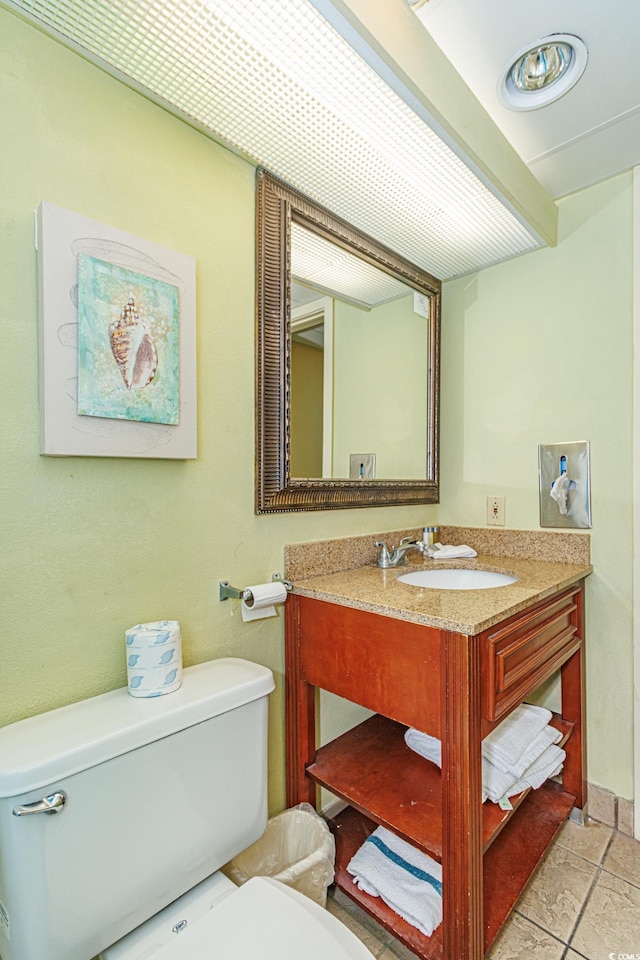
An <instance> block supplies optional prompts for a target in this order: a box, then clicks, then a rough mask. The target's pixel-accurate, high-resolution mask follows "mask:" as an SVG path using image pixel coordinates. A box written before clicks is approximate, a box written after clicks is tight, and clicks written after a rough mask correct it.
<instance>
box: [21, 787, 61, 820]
mask: <svg viewBox="0 0 640 960" xmlns="http://www.w3.org/2000/svg"><path fill="white" fill-rule="evenodd" d="M66 802H67V795H66V793H62V792H60V793H52V794H50V796H48V797H43V799H42V800H36V801H35V802H34V803H25V804H24V806H19V807H14V808H13V811H12V812H13V815H14V817H27V816H30V815H31V814H32V813H60V811H61V810H62V809H63V808H64V805H65V803H66Z"/></svg>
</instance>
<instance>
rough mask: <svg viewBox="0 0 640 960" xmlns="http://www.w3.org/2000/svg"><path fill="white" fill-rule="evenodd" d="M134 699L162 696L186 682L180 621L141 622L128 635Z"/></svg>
mask: <svg viewBox="0 0 640 960" xmlns="http://www.w3.org/2000/svg"><path fill="white" fill-rule="evenodd" d="M125 641H126V650H127V682H128V685H129V693H130V694H131V696H132V697H161V696H162V695H163V694H165V693H173V691H174V690H177V689H178V687H179V686H180V684H181V683H182V638H181V635H180V624H179V623H178V621H177V620H155V621H153V622H152V623H138V624H137V625H136V626H135V627H131V628H130V629H129V630H127V631H126V633H125Z"/></svg>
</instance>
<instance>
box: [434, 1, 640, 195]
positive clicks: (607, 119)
mask: <svg viewBox="0 0 640 960" xmlns="http://www.w3.org/2000/svg"><path fill="white" fill-rule="evenodd" d="M416 13H417V16H418V18H419V19H420V21H421V23H422V24H423V25H424V26H425V27H426V29H427V30H428V32H429V33H430V34H431V36H432V38H433V39H434V40H435V42H436V43H437V44H438V46H439V47H440V48H441V50H442V51H443V53H444V54H445V55H446V57H447V58H448V59H449V60H450V61H451V63H452V64H453V66H454V67H455V68H456V70H457V71H458V73H460V75H461V76H462V78H463V79H464V80H465V82H466V83H467V85H468V86H469V87H470V88H471V90H472V91H473V92H474V93H475V95H476V97H477V98H478V100H480V102H481V103H482V105H483V106H484V108H485V109H486V111H487V112H488V113H489V115H490V116H491V117H492V119H493V120H494V122H495V123H496V125H497V126H498V127H499V128H500V129H501V131H502V132H503V134H504V135H505V136H506V137H507V139H508V140H509V141H510V142H511V144H512V145H513V146H514V148H515V149H516V150H517V151H518V153H519V154H520V156H521V157H522V159H523V160H524V161H525V163H527V165H528V166H529V168H530V169H531V171H532V173H533V174H534V175H535V176H536V177H537V179H538V180H539V181H540V182H541V183H542V185H543V186H544V187H545V189H546V190H547V191H548V192H549V193H550V194H551V196H553V197H556V198H557V197H560V196H564V195H565V194H567V193H572V192H574V191H575V190H579V189H582V188H583V187H586V186H588V185H590V184H592V183H596V182H598V181H599V180H603V179H605V178H607V177H610V176H613V175H615V174H617V173H621V172H622V171H624V170H628V169H630V168H631V167H632V166H634V165H636V164H640V3H638V2H637V0H608V2H607V3H606V4H602V3H596V2H595V0H535V2H530V3H524V2H518V0H482V2H481V3H479V2H478V0H427V2H426V3H424V5H423V6H422V7H420V8H419V9H418V10H417V11H416ZM551 33H570V34H574V35H577V36H579V37H580V38H581V39H582V40H583V41H584V43H585V44H586V46H587V49H588V53H589V59H588V62H587V67H586V70H585V72H584V74H583V76H582V78H581V79H580V80H579V81H578V83H577V84H576V86H575V87H573V89H572V90H569V92H568V93H566V94H565V95H564V96H563V97H562V98H561V99H560V100H557V101H556V102H555V103H552V104H549V105H548V106H546V107H542V108H540V109H538V110H528V111H514V110H509V109H507V107H505V106H503V104H502V103H501V102H500V100H499V99H498V95H497V86H498V82H499V80H500V78H501V76H502V73H503V71H504V69H505V68H506V67H507V66H509V64H510V63H511V62H512V60H513V57H514V54H516V53H518V51H519V50H520V49H521V48H522V47H524V46H526V45H528V44H529V43H530V42H531V43H532V44H533V43H535V41H536V40H538V39H539V38H541V37H545V36H547V35H548V34H551Z"/></svg>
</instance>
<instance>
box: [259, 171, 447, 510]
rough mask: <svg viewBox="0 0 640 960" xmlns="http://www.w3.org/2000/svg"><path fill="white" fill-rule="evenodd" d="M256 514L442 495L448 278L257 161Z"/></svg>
mask: <svg viewBox="0 0 640 960" xmlns="http://www.w3.org/2000/svg"><path fill="white" fill-rule="evenodd" d="M257 239H258V246H257V406H256V510H257V512H258V513H271V512H282V511H288V510H325V509H335V508H342V507H353V506H377V505H390V504H403V503H405V504H408V503H434V502H437V500H438V496H439V489H438V386H439V329H440V327H439V324H440V316H439V309H440V282H439V281H438V280H436V279H434V278H433V277H432V276H430V275H429V274H428V273H426V272H425V271H424V270H421V269H420V268H418V267H416V266H415V265H414V264H411V263H409V262H408V261H406V260H404V259H403V258H401V257H399V256H397V255H396V254H394V253H393V252H392V251H390V250H387V249H386V248H385V247H383V246H381V245H380V244H378V243H377V242H376V241H374V240H372V239H371V238H370V237H367V236H366V235H365V234H362V233H360V232H358V231H357V230H355V229H354V228H353V227H352V226H351V225H350V224H348V223H346V222H345V221H343V220H340V219H339V218H337V217H335V216H334V215H333V214H331V213H330V212H329V211H327V210H325V209H323V208H322V207H319V206H318V205H317V204H315V203H314V202H313V201H312V200H310V199H309V198H308V197H305V196H303V195H302V194H300V193H298V192H297V191H295V190H294V189H293V188H292V187H289V186H288V185H287V184H285V183H283V182H282V181H280V180H278V179H277V178H275V177H273V176H272V175H271V174H268V173H267V172H266V171H264V170H261V171H259V172H258V194H257Z"/></svg>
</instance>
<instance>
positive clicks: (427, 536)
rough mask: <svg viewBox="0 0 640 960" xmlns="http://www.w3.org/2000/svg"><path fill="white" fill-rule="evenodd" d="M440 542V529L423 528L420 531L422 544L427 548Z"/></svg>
mask: <svg viewBox="0 0 640 960" xmlns="http://www.w3.org/2000/svg"><path fill="white" fill-rule="evenodd" d="M439 541H440V527H425V528H424V530H423V531H422V542H423V543H425V544H426V545H427V546H428V547H432V546H433V545H434V543H439Z"/></svg>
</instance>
